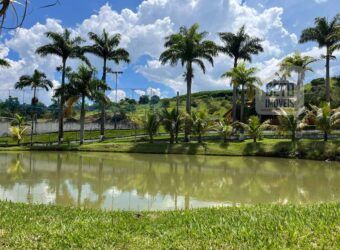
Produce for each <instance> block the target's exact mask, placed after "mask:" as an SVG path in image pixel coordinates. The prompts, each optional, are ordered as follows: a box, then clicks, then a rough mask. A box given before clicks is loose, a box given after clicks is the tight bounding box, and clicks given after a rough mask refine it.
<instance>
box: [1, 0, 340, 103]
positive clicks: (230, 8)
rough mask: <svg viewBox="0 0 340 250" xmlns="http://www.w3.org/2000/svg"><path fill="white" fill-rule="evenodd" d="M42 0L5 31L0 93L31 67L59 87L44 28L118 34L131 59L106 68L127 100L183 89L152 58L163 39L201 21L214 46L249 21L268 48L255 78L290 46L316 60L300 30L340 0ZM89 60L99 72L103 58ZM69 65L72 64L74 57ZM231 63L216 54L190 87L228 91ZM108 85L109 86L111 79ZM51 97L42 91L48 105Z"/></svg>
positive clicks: (178, 75) (319, 67)
mask: <svg viewBox="0 0 340 250" xmlns="http://www.w3.org/2000/svg"><path fill="white" fill-rule="evenodd" d="M46 2H47V1H46V0H36V1H35V0H32V1H31V8H30V15H29V16H28V17H27V19H26V21H25V23H24V26H23V28H22V29H20V30H18V31H16V32H13V31H12V32H10V33H8V32H4V33H3V34H2V37H1V38H0V57H6V58H8V59H9V60H11V62H12V65H13V67H12V68H11V69H1V71H4V73H1V74H0V86H1V87H0V93H1V91H5V90H7V89H11V88H13V85H14V83H15V81H16V80H17V78H18V77H19V76H20V75H22V74H30V73H31V72H32V71H33V70H34V69H36V68H38V69H40V70H43V71H45V72H46V73H47V75H48V76H49V77H50V78H52V79H54V80H55V85H58V82H59V80H60V79H59V78H60V76H59V75H57V74H55V67H56V66H58V65H59V64H60V62H59V59H58V58H54V57H49V58H45V59H42V58H39V57H38V56H37V55H35V54H34V51H35V49H36V47H38V46H40V45H42V44H45V43H46V42H48V40H47V39H46V38H45V36H44V32H46V31H47V30H53V31H61V30H62V27H67V28H69V29H71V30H72V32H73V33H74V34H75V35H81V36H83V37H84V38H86V34H87V33H88V32H89V31H94V32H100V31H101V30H102V29H103V28H105V29H106V30H108V31H109V32H111V33H121V34H122V44H121V46H122V47H125V48H126V49H128V50H129V51H130V53H131V56H132V63H131V64H130V65H119V66H117V65H114V64H111V65H110V67H112V68H114V69H121V70H124V75H123V76H122V77H121V79H120V84H119V89H120V92H119V96H120V97H124V96H127V97H131V96H132V93H133V94H134V96H135V97H137V96H138V95H140V94H142V93H143V92H148V91H149V92H150V90H151V89H152V93H153V94H158V95H161V96H163V97H165V96H173V95H174V94H175V91H180V92H181V93H184V91H185V84H184V80H183V77H182V74H183V69H182V68H181V67H180V66H178V67H174V68H173V67H170V66H167V65H166V66H162V65H160V64H159V62H158V60H157V59H158V57H159V54H160V53H161V51H162V50H163V38H164V37H165V36H166V35H169V34H171V33H173V32H175V31H177V30H178V28H179V27H180V26H181V25H191V24H193V23H195V22H198V23H200V25H201V27H202V29H204V30H207V31H209V32H210V35H209V39H212V40H214V41H216V42H217V43H218V42H219V40H218V38H217V36H216V33H217V32H220V31H236V30H237V29H238V28H239V27H240V26H241V25H243V24H246V26H247V30H248V32H249V33H250V34H251V35H254V36H255V35H256V36H259V37H261V38H262V39H263V40H264V42H263V45H264V48H265V52H264V53H263V54H261V55H259V56H256V57H254V58H253V65H254V66H256V67H258V68H259V73H258V75H259V76H260V77H261V78H262V79H264V80H267V79H269V78H270V77H272V76H273V75H274V73H275V71H276V70H277V64H278V63H279V62H280V60H282V58H284V57H285V56H286V55H288V54H290V53H292V52H293V51H295V50H299V51H301V52H303V53H306V54H308V55H311V56H315V57H319V56H320V55H321V54H322V53H323V51H322V50H320V49H318V48H317V46H316V44H314V43H307V44H304V45H300V44H298V43H297V40H298V38H299V35H300V33H301V30H302V29H304V28H305V27H308V26H311V25H313V20H314V18H315V17H317V16H326V17H328V18H332V17H334V16H335V15H336V13H339V12H340V7H339V6H340V5H339V0H300V1H293V0H285V1H283V0H259V1H254V0H253V1H245V3H244V4H241V2H242V1H238V0H214V1H212V0H144V1H143V0H111V1H107V0H72V1H70V0H60V5H57V6H54V7H51V8H44V9H40V8H39V6H42V5H44V4H46ZM51 2H53V0H51ZM18 8H20V7H18ZM10 20H11V19H10ZM10 20H9V21H10ZM91 59H93V60H94V64H95V66H96V67H98V68H99V69H100V67H101V61H100V60H99V59H95V58H94V57H91ZM69 64H70V65H71V66H72V67H76V66H77V64H78V62H77V61H70V62H69ZM323 65H324V63H323V62H320V63H317V64H316V65H314V67H315V73H313V74H310V75H307V79H308V78H313V77H322V76H323V74H324V69H323ZM230 67H231V60H230V59H229V58H228V57H226V56H223V55H220V56H219V57H218V58H216V60H215V67H214V68H212V67H208V70H207V74H206V75H203V74H202V73H201V72H199V71H198V70H196V75H195V79H194V86H193V91H201V90H211V89H225V88H228V87H229V85H228V82H227V81H226V80H222V79H220V75H221V74H222V73H223V72H225V71H226V70H228V69H229V68H230ZM339 72H340V66H339V60H336V61H333V62H332V73H333V75H334V74H339ZM99 74H101V72H100V70H99ZM109 83H110V84H111V86H114V84H113V81H112V79H109ZM134 89H139V91H138V90H137V91H134ZM108 94H109V96H111V97H113V96H114V95H115V93H113V92H111V93H108ZM51 95H52V93H49V95H45V99H46V102H48V99H49V96H51Z"/></svg>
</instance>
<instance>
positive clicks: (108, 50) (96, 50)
mask: <svg viewBox="0 0 340 250" xmlns="http://www.w3.org/2000/svg"><path fill="white" fill-rule="evenodd" d="M88 35H89V38H90V40H92V41H93V43H94V44H93V45H91V46H86V47H85V51H86V52H87V53H91V54H93V55H96V56H97V57H100V58H101V59H103V76H102V81H103V82H104V83H105V85H103V88H102V89H101V91H102V92H105V91H106V90H108V87H107V86H106V75H107V71H108V67H107V64H108V62H109V61H113V62H115V63H116V64H119V63H120V62H126V63H129V62H130V59H129V57H130V55H129V52H127V51H126V50H125V49H123V48H119V47H118V46H119V44H120V40H121V35H120V34H115V35H110V34H109V33H108V32H106V31H105V29H104V30H103V32H102V34H101V35H97V34H95V33H93V32H90V33H89V34H88ZM100 134H101V136H102V138H104V134H105V103H101V123H100Z"/></svg>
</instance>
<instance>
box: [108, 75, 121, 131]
mask: <svg viewBox="0 0 340 250" xmlns="http://www.w3.org/2000/svg"><path fill="white" fill-rule="evenodd" d="M110 73H111V74H114V75H115V76H116V105H117V106H118V75H122V74H123V71H112V72H110ZM114 116H115V129H117V115H116V112H115V114H114Z"/></svg>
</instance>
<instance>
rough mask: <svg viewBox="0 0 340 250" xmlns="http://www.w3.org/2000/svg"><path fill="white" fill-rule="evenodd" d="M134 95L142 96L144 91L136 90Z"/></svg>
mask: <svg viewBox="0 0 340 250" xmlns="http://www.w3.org/2000/svg"><path fill="white" fill-rule="evenodd" d="M135 93H136V94H137V95H138V96H142V95H145V94H146V92H145V91H144V90H140V89H136V90H135Z"/></svg>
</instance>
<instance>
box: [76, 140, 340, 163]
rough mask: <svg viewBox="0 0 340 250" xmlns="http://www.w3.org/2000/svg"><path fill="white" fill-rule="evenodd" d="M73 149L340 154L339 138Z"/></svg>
mask: <svg viewBox="0 0 340 250" xmlns="http://www.w3.org/2000/svg"><path fill="white" fill-rule="evenodd" d="M77 150H81V151H103V152H120V153H123V152H128V153H153V154H191V155H222V156H271V157H288V158H305V159H313V160H327V159H331V160H338V157H340V141H339V140H333V141H329V142H324V141H321V140H301V141H299V142H297V143H296V144H292V143H291V141H290V140H282V139H280V140H279V139H265V140H263V141H260V142H258V143H253V142H252V141H251V140H247V141H244V142H229V143H222V142H207V143H203V144H198V143H195V142H193V143H180V144H174V145H170V144H169V143H167V142H164V141H161V142H155V143H154V144H150V143H145V142H139V143H138V142H137V143H134V142H105V143H92V144H86V145H83V146H81V147H79V148H77Z"/></svg>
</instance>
